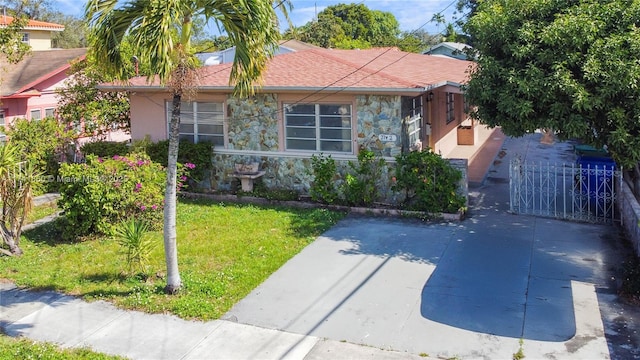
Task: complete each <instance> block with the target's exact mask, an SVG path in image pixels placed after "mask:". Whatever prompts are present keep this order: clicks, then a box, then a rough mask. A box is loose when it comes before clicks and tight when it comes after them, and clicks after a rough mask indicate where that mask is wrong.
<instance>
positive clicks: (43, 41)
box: [27, 30, 51, 51]
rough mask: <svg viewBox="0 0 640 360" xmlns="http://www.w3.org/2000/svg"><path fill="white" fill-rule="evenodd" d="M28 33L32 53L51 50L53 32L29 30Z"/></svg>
mask: <svg viewBox="0 0 640 360" xmlns="http://www.w3.org/2000/svg"><path fill="white" fill-rule="evenodd" d="M27 32H28V33H29V46H31V50H32V51H40V50H51V31H41V30H29V31H27Z"/></svg>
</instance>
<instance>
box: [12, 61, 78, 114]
mask: <svg viewBox="0 0 640 360" xmlns="http://www.w3.org/2000/svg"><path fill="white" fill-rule="evenodd" d="M86 52H87V50H86V49H67V50H43V51H32V52H31V53H30V54H29V55H27V56H26V57H25V58H24V59H23V60H22V61H20V62H19V63H17V64H4V65H3V67H4V69H6V72H4V74H3V78H2V90H1V91H0V102H1V103H0V104H1V105H0V122H1V123H2V125H6V124H11V122H12V121H13V120H14V119H16V118H25V119H29V120H39V119H42V118H44V117H47V116H54V114H55V110H56V108H57V105H58V100H57V97H56V89H58V88H59V87H61V86H64V82H65V79H66V78H67V70H68V69H69V67H70V66H71V63H70V62H71V61H72V60H75V59H83V58H84V56H85V54H86Z"/></svg>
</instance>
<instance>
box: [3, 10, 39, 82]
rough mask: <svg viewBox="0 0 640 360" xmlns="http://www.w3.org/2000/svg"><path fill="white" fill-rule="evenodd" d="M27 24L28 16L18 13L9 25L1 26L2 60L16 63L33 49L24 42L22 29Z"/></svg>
mask: <svg viewBox="0 0 640 360" xmlns="http://www.w3.org/2000/svg"><path fill="white" fill-rule="evenodd" d="M26 25H27V18H26V17H23V16H19V15H17V16H16V17H15V18H14V20H13V21H12V22H11V23H10V24H9V25H7V26H5V27H2V28H0V54H2V55H0V60H5V61H7V62H9V63H11V64H15V63H18V62H20V60H22V58H23V57H24V56H25V55H26V54H28V53H29V51H31V47H30V46H29V45H28V44H25V43H23V42H22V29H23V28H24V27H25V26H26ZM0 81H2V80H1V79H0Z"/></svg>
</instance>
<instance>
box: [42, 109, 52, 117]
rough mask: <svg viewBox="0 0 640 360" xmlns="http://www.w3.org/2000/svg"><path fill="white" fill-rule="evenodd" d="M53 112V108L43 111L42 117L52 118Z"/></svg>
mask: <svg viewBox="0 0 640 360" xmlns="http://www.w3.org/2000/svg"><path fill="white" fill-rule="evenodd" d="M54 110H55V109H53V108H49V109H44V116H45V117H53V116H54Z"/></svg>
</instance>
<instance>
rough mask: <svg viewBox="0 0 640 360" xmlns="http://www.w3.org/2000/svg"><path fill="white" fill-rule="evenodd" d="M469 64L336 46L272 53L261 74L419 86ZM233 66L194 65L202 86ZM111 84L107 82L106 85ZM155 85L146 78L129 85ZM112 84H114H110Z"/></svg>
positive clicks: (272, 78) (293, 84)
mask: <svg viewBox="0 0 640 360" xmlns="http://www.w3.org/2000/svg"><path fill="white" fill-rule="evenodd" d="M473 64H474V63H473V62H470V61H463V60H457V59H448V58H441V57H436V56H430V55H422V54H415V53H407V52H403V51H400V50H398V49H397V48H374V49H367V50H335V49H323V48H314V49H309V50H303V51H297V52H292V53H288V54H282V55H277V56H275V57H273V58H272V59H271V60H270V62H269V64H268V67H267V70H266V72H265V73H264V76H263V82H262V85H263V86H264V87H268V88H288V89H291V88H295V89H323V88H326V89H342V90H344V89H351V90H358V89H361V90H364V89H394V90H402V89H417V88H418V89H419V88H426V87H430V86H435V85H442V84H443V83H446V82H451V83H458V84H462V83H465V82H466V81H467V79H468V71H469V69H470V68H471V66H473ZM230 71H231V64H220V65H212V66H205V67H202V68H200V69H198V72H199V75H200V76H199V79H200V80H199V81H200V87H202V88H208V87H209V88H211V87H227V86H229V74H230ZM105 85H106V86H107V87H109V84H105ZM148 85H150V86H158V85H159V83H158V82H157V81H154V82H152V83H151V84H149V83H148V82H147V79H146V78H144V77H136V78H133V79H131V81H130V83H129V86H135V87H144V86H148ZM112 86H115V87H117V86H116V85H114V84H112Z"/></svg>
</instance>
